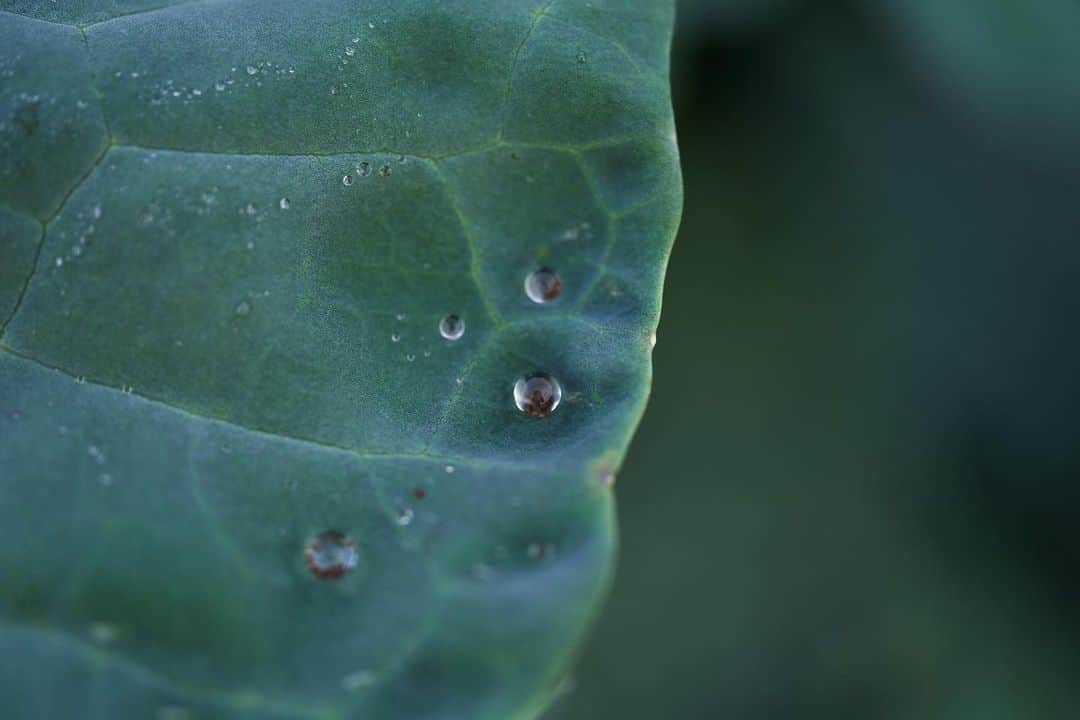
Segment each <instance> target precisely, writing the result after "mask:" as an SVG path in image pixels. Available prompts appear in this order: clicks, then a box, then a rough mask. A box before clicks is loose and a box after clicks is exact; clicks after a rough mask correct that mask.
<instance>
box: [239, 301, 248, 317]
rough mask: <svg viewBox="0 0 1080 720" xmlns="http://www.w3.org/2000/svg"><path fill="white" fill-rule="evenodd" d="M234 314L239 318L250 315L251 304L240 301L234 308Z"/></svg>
mask: <svg viewBox="0 0 1080 720" xmlns="http://www.w3.org/2000/svg"><path fill="white" fill-rule="evenodd" d="M236 314H237V315H239V316H240V317H244V316H245V315H250V314H251V303H249V302H248V301H247V300H241V301H240V302H239V303H238V304H237V306H236Z"/></svg>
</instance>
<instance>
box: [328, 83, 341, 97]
mask: <svg viewBox="0 0 1080 720" xmlns="http://www.w3.org/2000/svg"><path fill="white" fill-rule="evenodd" d="M340 92H341V86H339V85H331V86H330V94H331V95H337V94H338V93H340Z"/></svg>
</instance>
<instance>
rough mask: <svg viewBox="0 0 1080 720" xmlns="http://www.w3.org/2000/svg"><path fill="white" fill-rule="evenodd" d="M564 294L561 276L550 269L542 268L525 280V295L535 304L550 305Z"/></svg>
mask: <svg viewBox="0 0 1080 720" xmlns="http://www.w3.org/2000/svg"><path fill="white" fill-rule="evenodd" d="M561 292H562V280H560V279H559V274H558V273H557V272H555V271H554V270H550V269H548V268H540V269H539V270H536V271H534V272H531V273H529V275H528V277H526V278H525V294H526V295H528V296H529V299H530V300H532V301H533V302H534V303H539V304H544V303H549V302H551V301H552V300H554V299H555V298H557V297H559V293H561Z"/></svg>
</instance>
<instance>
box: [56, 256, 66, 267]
mask: <svg viewBox="0 0 1080 720" xmlns="http://www.w3.org/2000/svg"><path fill="white" fill-rule="evenodd" d="M56 267H64V258H62V257H58V258H56Z"/></svg>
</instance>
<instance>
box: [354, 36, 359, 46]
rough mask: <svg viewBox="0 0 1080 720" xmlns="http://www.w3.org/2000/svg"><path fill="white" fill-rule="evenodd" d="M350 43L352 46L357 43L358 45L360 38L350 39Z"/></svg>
mask: <svg viewBox="0 0 1080 720" xmlns="http://www.w3.org/2000/svg"><path fill="white" fill-rule="evenodd" d="M352 41H353V45H356V44H357V43H359V42H360V38H358V37H354V38H353V39H352Z"/></svg>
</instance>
